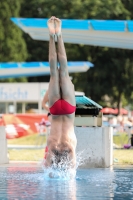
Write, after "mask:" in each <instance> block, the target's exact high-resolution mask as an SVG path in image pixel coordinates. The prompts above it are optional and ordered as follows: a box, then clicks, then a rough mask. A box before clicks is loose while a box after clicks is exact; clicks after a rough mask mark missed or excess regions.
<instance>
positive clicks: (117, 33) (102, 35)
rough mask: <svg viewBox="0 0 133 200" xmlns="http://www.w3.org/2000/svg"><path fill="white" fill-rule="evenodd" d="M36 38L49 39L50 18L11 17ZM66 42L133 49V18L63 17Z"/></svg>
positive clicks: (63, 31)
mask: <svg viewBox="0 0 133 200" xmlns="http://www.w3.org/2000/svg"><path fill="white" fill-rule="evenodd" d="M11 20H12V22H13V23H14V24H16V25H17V26H18V27H19V28H21V29H22V30H23V31H24V32H26V33H28V34H29V35H30V36H31V38H33V39H35V40H45V41H48V40H49V33H48V28H47V20H48V19H35V18H11ZM62 33H63V39H64V42H67V43H73V44H86V45H94V46H107V47H114V48H123V49H133V20H89V19H86V20H79V19H78V20H76V19H75V20H72V19H62Z"/></svg>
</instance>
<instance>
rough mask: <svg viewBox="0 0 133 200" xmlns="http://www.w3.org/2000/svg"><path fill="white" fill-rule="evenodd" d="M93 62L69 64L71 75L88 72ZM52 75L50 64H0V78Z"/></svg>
mask: <svg viewBox="0 0 133 200" xmlns="http://www.w3.org/2000/svg"><path fill="white" fill-rule="evenodd" d="M93 66H94V65H93V64H92V63H91V62H68V70H69V73H76V72H86V71H87V70H88V69H89V68H90V67H93ZM49 74H50V67H49V63H48V62H22V63H13V62H11V63H4V62H3V63H0V78H11V77H13V78H15V77H22V76H25V77H30V76H44V75H49Z"/></svg>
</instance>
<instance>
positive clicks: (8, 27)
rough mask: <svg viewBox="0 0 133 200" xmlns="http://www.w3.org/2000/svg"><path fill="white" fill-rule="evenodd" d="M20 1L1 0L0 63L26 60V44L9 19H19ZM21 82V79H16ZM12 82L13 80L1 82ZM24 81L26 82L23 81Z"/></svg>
mask: <svg viewBox="0 0 133 200" xmlns="http://www.w3.org/2000/svg"><path fill="white" fill-rule="evenodd" d="M20 2H21V1H16V0H2V1H1V2H0V62H21V61H25V60H26V58H27V49H26V43H25V41H24V39H23V37H22V31H21V30H20V29H19V28H18V27H17V26H15V25H14V24H13V23H12V22H11V20H10V18H11V17H12V16H14V17H19V11H20V7H21V3H20ZM16 80H21V81H23V78H21V79H16ZM5 81H6V82H8V81H9V82H14V81H15V80H14V79H6V80H1V82H5ZM24 81H26V80H24Z"/></svg>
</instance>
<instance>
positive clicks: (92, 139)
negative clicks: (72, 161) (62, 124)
mask: <svg viewBox="0 0 133 200" xmlns="http://www.w3.org/2000/svg"><path fill="white" fill-rule="evenodd" d="M75 134H76V137H77V149H76V151H77V153H78V152H82V151H83V155H82V157H83V158H84V159H85V162H84V163H83V164H82V165H81V166H80V168H93V167H94V168H98V167H99V168H100V167H101V168H106V167H110V166H111V165H112V164H113V153H112V152H113V142H112V136H113V129H112V127H75Z"/></svg>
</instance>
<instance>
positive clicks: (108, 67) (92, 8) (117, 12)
mask: <svg viewBox="0 0 133 200" xmlns="http://www.w3.org/2000/svg"><path fill="white" fill-rule="evenodd" d="M20 8H21V9H20ZM19 9H20V14H19ZM132 9H133V1H132V0H115V1H112V0H73V1H71V0H67V1H64V0H60V1H58V0H55V1H53V0H30V1H28V2H27V0H21V1H15V0H12V1H11V0H10V1H9V0H6V1H4V0H3V1H2V4H0V17H1V19H0V30H1V32H0V39H1V41H2V45H1V46H0V61H23V60H25V59H26V56H27V55H26V46H25V43H24V40H25V41H26V44H27V50H28V57H27V61H48V42H42V41H35V40H33V39H31V38H30V36H29V35H27V34H24V33H23V36H24V40H23V39H22V32H21V31H20V30H19V29H18V28H17V27H16V26H15V25H13V23H11V21H10V17H11V16H12V17H32V18H49V17H51V16H57V17H59V18H62V19H63V18H64V19H66V18H67V19H115V20H125V19H127V20H128V19H132V18H133V12H132ZM5 25H6V26H5ZM65 47H66V53H67V56H68V60H69V61H91V62H92V63H94V65H95V67H94V68H91V69H89V70H88V72H86V73H80V74H79V73H76V74H72V76H73V82H74V84H75V89H76V90H80V91H84V92H85V94H86V96H88V97H91V98H92V99H93V100H94V101H96V102H98V103H100V104H101V105H102V106H107V105H110V106H117V107H118V108H119V107H120V105H123V106H125V105H128V104H129V103H130V104H132V100H133V92H132V91H133V80H132V77H133V56H132V50H123V49H113V48H108V47H98V46H89V45H78V44H65ZM16 80H17V81H18V79H16ZM19 80H20V81H21V79H19ZM48 80H49V77H33V78H29V81H31V82H32V81H48ZM107 97H108V100H106V99H107Z"/></svg>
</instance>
